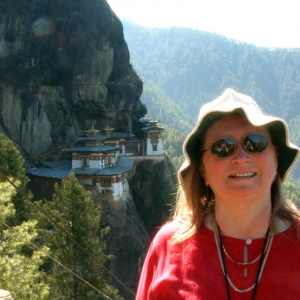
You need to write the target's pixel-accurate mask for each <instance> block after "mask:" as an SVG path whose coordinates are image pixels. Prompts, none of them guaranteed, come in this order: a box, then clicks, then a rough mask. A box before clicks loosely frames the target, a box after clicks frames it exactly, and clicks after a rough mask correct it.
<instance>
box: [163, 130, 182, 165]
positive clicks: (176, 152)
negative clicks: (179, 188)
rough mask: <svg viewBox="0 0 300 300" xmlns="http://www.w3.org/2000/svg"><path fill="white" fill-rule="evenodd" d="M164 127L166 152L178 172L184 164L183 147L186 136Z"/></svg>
mask: <svg viewBox="0 0 300 300" xmlns="http://www.w3.org/2000/svg"><path fill="white" fill-rule="evenodd" d="M163 127H164V128H165V131H164V133H163V145H164V151H165V153H166V154H167V155H168V156H169V157H170V159H171V162H172V164H173V166H174V167H175V170H176V171H178V170H179V168H180V166H181V165H182V164H183V162H184V156H183V152H182V145H183V142H184V140H185V136H184V135H183V134H181V133H180V132H179V131H178V130H175V129H173V128H169V127H168V126H167V125H163Z"/></svg>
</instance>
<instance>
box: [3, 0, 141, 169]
mask: <svg viewBox="0 0 300 300" xmlns="http://www.w3.org/2000/svg"><path fill="white" fill-rule="evenodd" d="M0 7H1V10H0V11H1V13H0V130H1V131H2V132H3V133H4V134H6V135H7V136H8V137H9V138H10V139H11V140H13V141H14V143H15V144H17V145H18V148H19V149H20V150H21V152H22V154H23V155H24V157H25V158H26V161H27V163H31V164H34V163H35V162H37V161H39V160H40V159H43V158H45V157H47V156H49V154H51V153H52V152H53V151H55V150H59V149H60V148H62V147H64V146H66V145H69V144H71V143H72V142H73V141H74V140H75V137H77V136H79V135H80V134H81V133H82V131H83V130H85V129H87V128H90V127H91V123H92V121H93V120H95V121H94V122H95V126H97V128H101V127H104V126H105V125H107V124H108V125H109V126H112V127H114V128H116V130H119V131H127V129H128V128H131V127H132V126H133V129H134V126H135V124H136V122H137V120H138V119H139V118H140V117H141V116H143V115H144V114H145V113H146V108H145V106H144V105H143V104H142V103H141V101H140V95H141V93H142V88H143V84H142V81H141V79H140V78H139V77H138V76H137V75H136V73H135V71H134V70H133V69H132V67H131V65H130V63H129V60H130V56H129V51H128V48H127V44H126V42H125V40H124V36H123V28H122V24H121V22H120V21H119V19H118V18H117V17H116V15H115V14H114V13H113V12H112V11H111V9H110V7H109V5H108V4H107V3H106V1H105V0H91V1H89V2H86V1H83V0H82V1H80V0H79V1H72V0H64V1H55V0H53V1H46V0H35V1H22V0H19V1H17V0H14V1H9V2H7V3H5V5H3V7H2V4H0Z"/></svg>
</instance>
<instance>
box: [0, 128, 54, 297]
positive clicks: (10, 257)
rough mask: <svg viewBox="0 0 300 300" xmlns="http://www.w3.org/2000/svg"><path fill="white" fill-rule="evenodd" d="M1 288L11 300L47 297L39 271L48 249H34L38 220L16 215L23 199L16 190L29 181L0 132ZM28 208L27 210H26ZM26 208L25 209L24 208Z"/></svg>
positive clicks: (44, 280)
mask: <svg viewBox="0 0 300 300" xmlns="http://www.w3.org/2000/svg"><path fill="white" fill-rule="evenodd" d="M0 178H1V180H0V278H1V281H0V288H1V289H6V290H9V291H10V292H11V294H12V296H13V298H14V299H24V300H26V299H30V300H48V299H49V298H48V296H49V287H48V285H47V284H46V274H45V273H44V272H43V271H40V266H41V265H43V263H44V261H45V258H46V255H47V249H46V248H45V247H43V248H42V249H41V250H37V249H36V248H35V247H34V246H33V245H32V242H35V241H36V239H37V237H38V232H37V229H36V223H37V221H35V220H33V219H30V220H27V221H24V220H23V221H22V220H21V219H19V218H18V214H17V211H16V207H15V205H14V201H13V200H15V199H18V201H19V202H20V204H21V201H23V203H22V205H20V207H21V206H22V207H24V208H25V207H26V205H27V206H28V203H24V199H22V197H21V196H20V195H18V193H17V191H16V189H15V188H14V187H13V186H12V185H11V184H10V183H9V181H11V182H13V184H14V185H15V186H17V187H19V188H24V185H25V184H26V182H27V181H28V179H27V178H26V176H25V170H24V168H23V159H22V157H21V155H20V153H19V151H18V150H17V149H16V148H15V147H14V145H13V143H12V142H11V141H10V140H8V139H7V138H5V137H4V136H3V135H1V134H0ZM26 210H27V209H26ZM24 211H25V209H24Z"/></svg>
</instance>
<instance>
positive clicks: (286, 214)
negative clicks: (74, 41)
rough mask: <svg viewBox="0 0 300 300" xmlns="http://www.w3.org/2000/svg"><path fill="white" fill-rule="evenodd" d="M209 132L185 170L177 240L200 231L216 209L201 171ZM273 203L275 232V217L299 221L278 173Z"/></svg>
mask: <svg viewBox="0 0 300 300" xmlns="http://www.w3.org/2000/svg"><path fill="white" fill-rule="evenodd" d="M215 121H217V120H215ZM215 121H214V122H215ZM210 125H212V124H210ZM269 131H270V130H269ZM206 133H207V129H206V130H205V132H204V133H203V134H202V137H201V139H200V140H199V152H198V153H197V154H198V155H196V156H195V159H192V162H191V164H190V166H189V167H188V168H187V169H185V170H184V173H183V174H182V175H183V176H182V182H181V184H180V185H179V187H178V190H177V195H176V205H175V210H174V219H176V220H178V221H180V223H181V225H182V226H181V227H180V229H179V230H178V231H177V232H175V234H174V236H173V240H174V241H175V242H180V241H183V240H185V239H187V238H189V237H191V236H193V235H194V234H195V233H197V232H198V231H199V229H200V228H201V227H202V226H203V224H204V218H205V216H206V215H207V214H208V213H209V212H212V211H213V210H214V194H213V191H212V190H211V189H210V187H209V186H206V184H205V181H204V179H203V178H202V176H201V173H200V168H201V166H202V155H201V153H202V151H203V149H202V147H201V146H202V145H203V144H204V140H205V138H206ZM270 135H271V140H272V143H273V144H274V145H275V147H276V148H277V147H280V145H279V144H278V143H277V142H276V140H274V137H273V136H272V132H270ZM277 149H278V148H277ZM271 202H272V214H271V220H270V228H271V231H272V232H273V233H277V232H278V230H277V228H276V224H275V223H276V218H280V219H282V220H285V221H290V222H293V223H295V224H298V222H299V219H300V212H299V211H298V210H297V208H296V206H295V205H294V204H293V202H292V201H290V200H288V199H286V198H285V197H284V196H283V193H282V180H281V178H280V176H279V174H277V175H276V177H275V179H274V181H273V183H272V185H271ZM296 228H298V226H296Z"/></svg>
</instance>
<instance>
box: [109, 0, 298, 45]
mask: <svg viewBox="0 0 300 300" xmlns="http://www.w3.org/2000/svg"><path fill="white" fill-rule="evenodd" d="M107 2H108V4H109V5H110V7H111V8H112V10H113V11H114V12H115V13H116V15H117V16H118V17H119V18H121V19H126V20H128V21H130V22H132V23H135V24H138V25H142V26H145V27H173V26H176V27H188V28H193V29H198V30H201V31H206V32H213V33H217V34H220V35H223V36H225V37H227V38H230V39H234V40H238V41H242V42H246V43H250V44H254V45H256V46H258V47H268V48H276V47H280V48H300V1H299V0H107Z"/></svg>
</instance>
